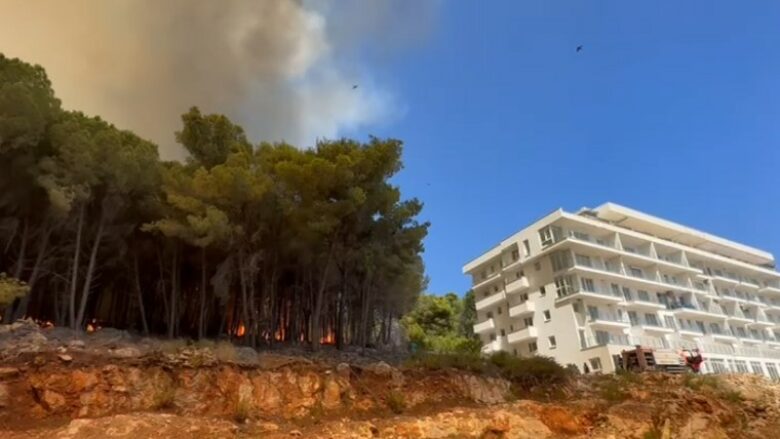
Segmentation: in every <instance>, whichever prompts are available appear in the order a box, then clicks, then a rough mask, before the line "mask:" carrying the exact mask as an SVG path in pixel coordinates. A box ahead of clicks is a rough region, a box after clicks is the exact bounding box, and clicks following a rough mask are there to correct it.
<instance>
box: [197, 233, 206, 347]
mask: <svg viewBox="0 0 780 439" xmlns="http://www.w3.org/2000/svg"><path fill="white" fill-rule="evenodd" d="M205 312H206V247H201V249H200V310H199V313H198V340H201V339H203V317H204V314H205Z"/></svg>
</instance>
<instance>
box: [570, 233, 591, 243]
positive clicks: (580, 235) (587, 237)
mask: <svg viewBox="0 0 780 439" xmlns="http://www.w3.org/2000/svg"><path fill="white" fill-rule="evenodd" d="M572 234H573V235H574V237H575V238H577V239H579V240H580V241H590V235H588V234H587V233H583V232H577V231H574V232H573V233H572Z"/></svg>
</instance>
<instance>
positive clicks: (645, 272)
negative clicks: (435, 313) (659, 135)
mask: <svg viewBox="0 0 780 439" xmlns="http://www.w3.org/2000/svg"><path fill="white" fill-rule="evenodd" d="M463 272H464V273H466V274H468V275H471V276H472V279H473V286H472V289H473V290H474V294H475V297H476V308H477V322H478V323H477V324H476V325H475V326H474V331H475V332H476V333H477V334H478V335H479V337H480V339H481V340H482V341H483V352H485V353H489V352H493V351H499V350H503V351H507V352H509V353H511V354H514V355H517V356H527V355H533V354H537V355H545V356H550V357H553V358H555V359H556V360H557V361H558V362H559V363H561V364H574V365H576V366H577V368H578V369H580V371H583V372H588V371H592V372H595V371H603V372H611V371H614V369H615V360H614V358H615V355H619V354H620V352H621V351H622V350H624V349H630V348H631V347H633V346H635V345H642V346H647V347H654V348H666V349H675V350H677V349H692V348H695V347H698V348H699V349H700V350H701V351H702V354H703V356H704V357H705V361H704V366H703V367H704V371H705V372H724V371H732V372H747V373H760V374H763V375H766V376H769V377H772V378H779V377H780V373H779V371H780V273H778V272H777V271H775V269H774V257H773V256H772V254H770V253H767V252H765V251H761V250H757V249H755V248H751V247H748V246H746V245H742V244H739V243H736V242H732V241H729V240H726V239H723V238H719V237H717V236H713V235H710V234H707V233H703V232H700V231H697V230H694V229H691V228H688V227H685V226H681V225H679V224H675V223H673V222H670V221H666V220H663V219H660V218H656V217H653V216H651V215H647V214H644V213H641V212H637V211H635V210H632V209H629V208H626V207H623V206H619V205H616V204H612V203H607V204H604V205H602V206H599V207H598V208H595V209H582V210H581V211H579V212H578V213H576V214H573V213H568V212H564V211H563V210H560V209H559V210H557V211H555V212H553V213H551V214H549V215H547V216H545V217H544V218H542V219H541V220H539V221H537V222H535V223H533V224H532V225H530V226H529V227H527V228H525V229H523V230H521V231H520V232H518V233H516V234H514V235H512V236H511V237H509V238H508V239H506V240H504V241H502V242H501V243H500V244H498V245H497V246H495V247H493V248H492V249H490V250H488V251H487V252H486V253H485V254H483V255H482V256H480V257H478V258H476V259H474V260H473V261H471V262H469V263H468V264H466V265H465V266H464V267H463Z"/></svg>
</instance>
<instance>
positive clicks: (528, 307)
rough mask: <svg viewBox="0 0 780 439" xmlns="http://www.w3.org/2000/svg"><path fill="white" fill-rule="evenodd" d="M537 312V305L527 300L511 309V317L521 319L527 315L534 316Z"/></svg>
mask: <svg viewBox="0 0 780 439" xmlns="http://www.w3.org/2000/svg"><path fill="white" fill-rule="evenodd" d="M534 311H536V303H534V302H531V301H530V300H526V301H525V302H523V303H521V304H519V305H515V306H513V307H511V308H509V317H519V316H523V315H526V314H533V313H534Z"/></svg>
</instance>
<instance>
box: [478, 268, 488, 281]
mask: <svg viewBox="0 0 780 439" xmlns="http://www.w3.org/2000/svg"><path fill="white" fill-rule="evenodd" d="M479 277H480V279H482V280H485V279H487V272H485V270H482V272H481V273H479Z"/></svg>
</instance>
